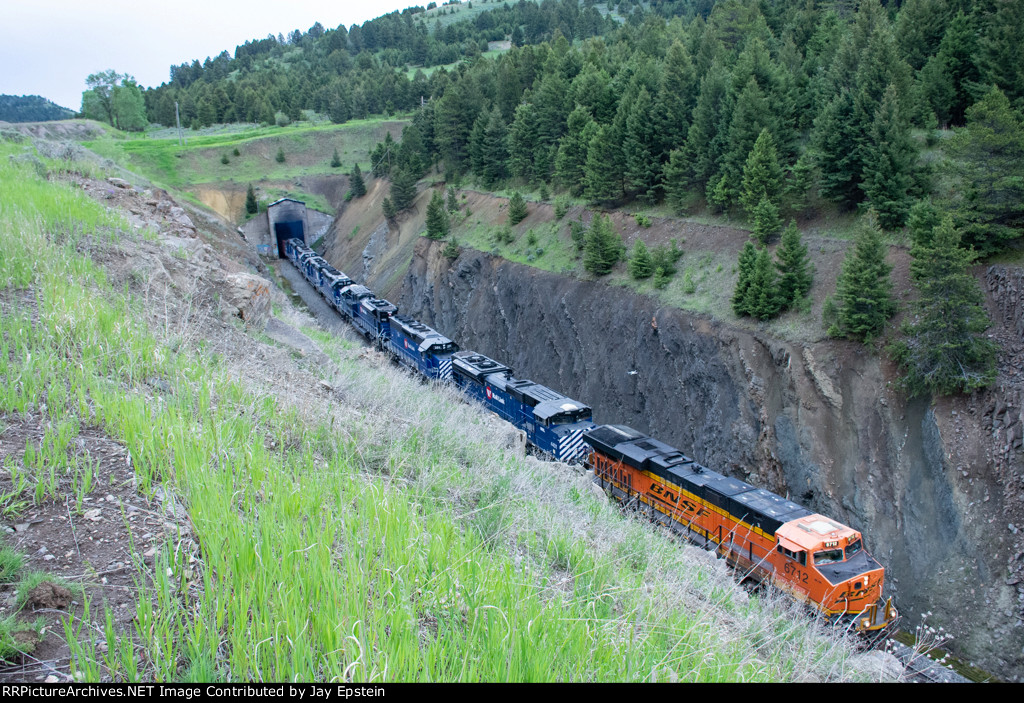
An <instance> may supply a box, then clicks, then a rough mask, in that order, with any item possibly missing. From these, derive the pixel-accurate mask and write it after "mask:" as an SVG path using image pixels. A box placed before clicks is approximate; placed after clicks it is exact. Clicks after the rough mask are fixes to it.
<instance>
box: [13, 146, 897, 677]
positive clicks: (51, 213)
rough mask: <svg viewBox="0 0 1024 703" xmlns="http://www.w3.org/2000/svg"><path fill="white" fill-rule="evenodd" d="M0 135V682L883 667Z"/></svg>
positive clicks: (206, 232) (237, 258) (143, 200)
mask: <svg viewBox="0 0 1024 703" xmlns="http://www.w3.org/2000/svg"><path fill="white" fill-rule="evenodd" d="M2 148H3V150H4V151H5V152H6V154H5V155H13V156H15V157H16V158H14V159H11V160H8V159H7V158H4V159H2V160H0V196H2V197H0V202H2V203H3V208H2V210H0V218H2V224H3V227H0V232H2V234H0V236H2V237H3V240H4V241H3V247H4V251H5V252H6V255H5V257H4V258H3V259H2V260H0V310H2V315H0V344H2V348H3V350H4V353H3V354H0V379H2V381H3V382H2V383H0V388H3V389H4V392H3V394H2V395H0V428H2V429H0V454H2V465H3V467H4V468H3V473H2V475H0V485H2V489H3V490H2V494H3V498H2V500H3V509H4V515H5V520H6V521H9V523H10V524H11V525H12V527H11V529H10V530H9V532H8V534H7V535H6V536H5V540H4V542H5V546H4V550H3V563H4V571H3V574H4V576H3V578H4V581H5V584H6V585H5V586H4V588H5V589H6V590H7V591H8V593H10V594H11V595H10V597H9V600H8V602H7V604H6V608H7V612H8V613H9V615H7V616H6V619H4V620H3V628H4V629H3V637H4V640H3V641H4V643H5V644H4V646H5V647H6V649H5V650H4V653H3V656H4V658H5V659H6V660H7V661H8V662H10V663H11V664H12V665H13V666H9V667H6V668H5V669H3V671H2V672H0V675H2V676H3V677H4V678H5V679H8V680H24V679H25V678H31V677H39V678H40V679H41V678H47V680H51V681H63V680H67V679H68V678H69V677H72V676H73V677H74V678H75V679H76V680H86V681H100V680H111V679H113V680H146V681H150V680H186V681H210V680H222V681H238V680H253V679H261V680H284V679H289V680H291V679H293V678H297V679H299V680H326V679H330V678H332V677H338V678H344V679H345V680H349V681H381V680H403V681H416V680H485V681H491V680H512V681H523V680H563V681H583V680H587V681H611V680H707V681H723V680H746V681H749V680H773V681H774V680H847V679H850V678H863V677H867V678H876V677H879V676H890V675H892V674H893V669H892V668H891V666H892V664H891V660H889V661H890V663H889V664H884V663H885V661H886V660H885V658H884V657H883V656H882V655H879V654H873V655H867V656H864V655H860V656H858V655H855V654H854V652H853V648H852V644H851V643H848V642H843V641H839V640H837V639H835V633H829V632H827V631H823V630H821V629H819V626H818V625H817V624H816V623H814V622H813V621H811V620H808V619H806V618H804V617H803V616H802V614H801V613H800V612H799V609H798V608H796V607H795V606H793V605H792V604H791V603H789V602H788V601H784V600H783V601H780V600H777V599H775V598H774V597H771V596H770V595H768V594H764V595H758V596H751V595H748V594H747V593H746V592H745V591H743V590H742V589H740V588H738V587H736V586H735V585H734V582H733V581H732V579H731V577H730V575H729V574H728V573H727V572H725V571H723V570H722V569H721V567H720V565H719V564H717V563H715V561H714V560H713V559H711V560H710V561H709V559H708V557H707V556H706V555H704V554H703V553H702V552H700V551H699V550H694V549H690V548H681V547H680V546H679V545H677V544H673V543H670V542H669V541H667V540H666V538H665V537H664V536H663V535H661V534H658V533H655V532H653V531H652V530H651V529H650V528H649V527H647V526H645V525H643V524H640V523H639V522H636V521H633V520H630V519H629V518H627V517H625V516H623V515H622V514H621V513H620V512H619V511H618V510H616V509H614V508H612V507H611V506H609V505H607V504H606V503H605V502H604V501H603V500H598V499H597V498H596V497H595V495H594V494H593V492H592V491H591V489H590V487H589V482H588V481H587V479H586V478H585V477H582V476H579V475H577V474H574V473H573V472H572V471H571V470H569V469H568V468H567V467H563V466H559V465H553V464H548V463H542V462H537V461H535V460H533V459H531V458H528V457H523V456H522V455H521V454H520V453H519V452H518V451H517V450H516V449H515V447H516V446H517V443H516V442H515V441H514V438H513V436H512V433H511V432H510V430H509V429H508V428H507V426H505V425H503V424H501V423H496V422H495V421H494V420H492V419H491V418H490V417H488V416H485V415H484V414H483V413H482V412H481V411H480V410H479V409H477V408H476V407H474V406H471V405H468V404H465V403H462V402H459V401H458V399H457V398H456V397H455V396H454V395H453V394H452V393H451V391H448V390H446V389H434V388H427V387H424V386H423V385H422V384H420V383H419V382H418V381H416V380H415V379H413V378H411V377H409V376H408V375H406V374H405V373H403V372H401V371H399V370H397V369H395V368H392V367H391V366H390V365H389V364H387V363H384V362H383V360H382V359H380V358H378V357H376V355H374V354H372V353H368V352H367V351H366V350H365V349H364V348H363V347H362V346H360V345H359V344H356V343H354V342H352V341H351V340H349V339H347V338H345V337H344V336H338V335H336V334H328V333H325V332H324V331H323V330H322V329H320V328H319V327H318V326H317V324H316V323H315V322H314V321H313V320H312V319H311V318H309V317H308V316H307V315H306V314H305V313H303V312H301V311H299V310H296V309H295V308H294V307H293V306H292V304H291V303H290V301H289V298H288V297H287V296H286V295H284V294H283V293H281V292H279V291H278V290H277V289H276V285H275V284H274V283H273V282H272V281H270V280H267V279H265V278H263V277H262V276H261V275H260V274H259V273H258V272H257V270H263V271H265V270H266V269H265V268H264V267H263V265H262V264H260V263H259V262H258V260H257V259H256V258H255V257H254V256H253V255H252V254H251V252H249V251H248V250H247V248H246V247H245V246H244V244H243V243H242V242H241V241H240V240H238V239H237V238H236V237H235V235H233V234H232V233H231V231H230V229H229V228H227V227H223V226H219V225H217V224H216V223H215V222H214V221H212V220H207V219H206V218H205V217H202V216H200V214H199V213H197V212H194V211H193V212H192V218H191V219H188V221H187V222H186V220H184V219H182V217H181V216H175V219H174V220H173V222H172V221H171V220H167V219H164V216H162V215H161V213H164V212H168V211H170V210H169V207H171V206H173V204H174V203H173V200H172V196H171V195H169V194H168V193H166V192H163V191H160V190H157V189H145V190H138V189H135V188H133V187H131V186H130V185H129V184H128V183H126V182H123V181H108V180H105V178H104V177H105V175H106V174H104V173H103V172H102V171H100V170H98V169H96V167H94V166H90V165H88V163H87V162H82V163H81V164H77V165H76V163H74V162H71V163H69V162H55V161H46V160H38V159H36V158H34V157H32V156H26V155H24V152H23V150H22V148H21V147H20V146H17V145H14V146H10V145H4V146H3V147H2ZM190 223H198V224H190ZM133 585H134V586H135V587H132V586H133ZM38 608H43V609H44V610H42V611H41V612H40V613H38V614H33V612H32V611H33V609H38ZM62 610H66V611H67V612H68V613H69V615H68V616H67V617H65V616H62V615H59V614H57V613H55V611H62ZM627 632H628V633H629V634H628V640H629V645H628V646H623V641H624V639H623V638H624V637H625V636H626V635H625V634H624V633H627ZM253 642H260V643H262V646H261V647H258V648H255V649H254V648H252V646H251V645H252V643H253ZM19 651H21V652H25V651H31V652H32V656H31V657H27V656H23V655H21V654H18V652H19ZM39 662H42V663H39ZM69 662H70V663H69ZM880 664H884V665H885V666H888V667H889V668H888V669H884V668H879V665H880Z"/></svg>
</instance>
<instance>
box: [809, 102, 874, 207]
mask: <svg viewBox="0 0 1024 703" xmlns="http://www.w3.org/2000/svg"><path fill="white" fill-rule="evenodd" d="M812 140H813V142H814V146H815V150H816V151H817V152H818V155H819V158H818V166H819V169H820V173H821V179H820V188H821V195H822V197H824V198H828V199H829V200H832V201H834V202H837V203H840V204H841V205H845V206H847V207H849V206H852V205H855V204H856V203H858V202H859V201H860V199H861V196H862V193H861V190H860V187H859V186H860V175H861V174H860V168H859V164H858V162H857V157H856V154H857V135H856V125H855V124H854V121H853V97H852V96H851V95H850V91H849V90H847V89H843V90H842V91H841V92H840V93H839V94H838V95H836V96H835V97H833V98H832V100H831V101H829V103H828V104H827V105H826V106H825V108H824V109H823V110H822V111H821V113H820V114H819V115H818V117H817V118H816V119H815V120H814V132H813V134H812Z"/></svg>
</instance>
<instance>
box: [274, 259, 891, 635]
mask: <svg viewBox="0 0 1024 703" xmlns="http://www.w3.org/2000/svg"><path fill="white" fill-rule="evenodd" d="M285 253H286V255H287V257H288V259H289V260H290V261H291V262H292V264H293V265H294V266H295V267H296V268H297V269H298V270H299V271H300V272H301V273H302V275H303V276H304V277H305V279H306V280H307V281H308V282H309V283H310V285H311V286H313V288H314V289H315V290H317V291H318V292H319V293H320V294H321V295H322V296H323V298H324V300H325V301H327V303H328V304H329V305H330V306H331V307H333V308H334V309H335V310H337V311H338V313H339V314H340V315H341V316H342V317H343V318H344V319H346V320H347V321H349V322H350V323H351V324H352V325H353V326H354V327H355V328H356V329H357V330H359V331H360V333H362V334H363V335H364V336H365V337H366V338H367V339H368V340H370V342H371V343H372V344H373V345H374V346H375V347H376V348H377V349H379V350H381V351H384V352H386V353H388V354H390V355H391V356H392V357H393V358H394V359H395V360H396V361H398V362H399V363H400V364H402V365H404V366H407V367H408V368H410V369H412V370H413V371H415V372H417V373H419V374H421V375H423V376H424V377H425V378H427V379H429V380H434V381H445V382H451V383H454V384H455V385H456V386H457V387H458V388H460V389H462V391H463V392H464V393H465V394H466V395H467V396H469V397H470V398H473V399H474V400H476V401H478V402H479V403H481V404H482V405H484V407H486V408H487V409H488V410H491V411H492V412H494V413H495V414H497V415H498V416H499V417H501V418H503V419H505V420H507V421H508V422H510V423H512V424H513V425H514V426H515V427H517V428H518V429H520V430H522V431H523V432H524V433H525V435H526V438H527V441H528V442H529V443H530V444H531V445H533V446H534V447H535V448H536V449H537V450H538V451H539V452H541V453H542V454H545V455H547V456H550V457H552V458H554V459H556V460H558V461H564V462H567V463H581V462H582V463H585V464H586V465H587V467H588V468H589V469H592V470H593V472H594V481H595V482H596V483H597V484H598V485H600V486H601V487H602V488H603V489H604V490H605V491H607V492H608V493H610V494H611V495H612V496H613V497H614V498H616V499H617V500H619V501H621V502H623V503H625V504H626V505H628V506H630V507H633V508H635V509H637V510H639V511H641V512H643V513H645V514H646V515H648V516H649V517H650V518H651V519H652V520H654V521H656V522H659V523H661V524H662V525H665V526H666V527H668V528H670V529H672V530H673V531H675V532H676V533H678V534H680V535H682V536H684V537H686V538H687V539H688V540H690V541H692V542H695V543H697V544H700V545H702V546H704V547H706V548H708V549H715V550H716V551H717V552H718V554H719V555H720V556H723V557H725V558H727V559H728V560H729V561H730V562H731V563H733V564H734V565H736V566H737V567H738V568H739V569H741V570H743V572H744V575H745V576H746V577H748V578H751V579H754V580H758V581H765V582H768V583H771V584H773V585H774V586H776V587H778V588H779V589H781V590H783V591H785V592H787V593H790V594H792V596H793V597H794V598H796V599H797V600H799V601H802V602H805V603H808V604H809V605H811V606H813V607H815V608H817V609H818V610H820V611H821V612H822V613H824V614H825V616H826V617H829V618H837V619H843V620H845V621H849V624H850V626H851V627H852V628H853V629H856V630H858V631H863V632H878V631H882V630H884V629H886V628H887V627H889V626H890V625H892V624H893V623H894V622H895V621H896V619H897V617H898V615H897V613H896V610H895V608H893V606H892V601H891V599H890V600H888V601H884V602H883V600H882V586H883V582H884V576H885V572H884V569H883V568H882V566H881V565H880V564H879V563H878V562H877V561H875V560H874V559H873V558H872V557H871V556H870V555H869V554H868V553H867V551H866V550H865V549H864V540H863V537H862V535H861V534H860V533H859V532H857V531H856V530H853V529H851V528H849V527H846V526H845V525H842V524H840V523H838V522H836V521H835V520H832V519H830V518H828V517H826V516H824V515H819V514H816V513H812V512H811V511H810V510H807V509H806V508H804V507H803V506H800V505H797V504H796V503H793V502H791V501H789V500H786V499H785V498H782V497H781V496H778V495H775V494H774V493H771V492H769V491H766V490H763V489H757V488H754V487H753V486H751V485H750V484H748V483H744V482H743V481H740V480H737V479H734V478H729V477H727V476H723V475H722V474H719V473H716V472H715V471H712V470H710V469H707V468H705V467H703V466H701V465H700V464H698V463H696V462H695V461H693V460H692V459H690V458H688V457H686V456H684V455H683V454H682V452H680V451H679V450H677V449H675V448H674V447H671V446H669V445H667V444H665V443H663V442H660V441H658V440H657V439H654V438H652V437H648V436H647V435H645V434H643V433H641V432H638V431H636V430H633V429H631V428H629V427H625V426H623V425H601V426H598V425H596V424H595V423H594V421H593V417H592V412H591V409H590V408H589V407H588V406H587V405H586V404H584V403H581V402H579V401H576V400H572V399H571V398H567V397H566V396H564V395H562V394H561V393H558V392H557V391H554V390H552V389H550V388H547V387H546V386H542V385H540V384H538V383H534V382H533V381H528V380H526V379H517V378H515V377H514V376H513V371H512V369H511V368H509V367H508V366H506V365H505V364H502V363H500V362H498V361H495V360H494V359H490V358H488V357H486V356H484V355H483V354H479V353H477V352H473V351H461V350H460V349H459V347H458V345H457V344H456V343H455V342H453V341H452V340H450V339H448V338H447V337H445V336H444V335H442V334H440V333H439V332H437V331H436V330H433V329H431V328H430V327H428V326H426V325H424V324H422V323H421V322H418V321H416V320H414V319H412V318H409V317H405V316H401V315H399V314H398V308H397V307H396V306H395V305H394V304H393V303H390V302H388V301H387V300H383V299H381V298H377V297H376V296H374V294H373V292H372V291H370V290H369V289H368V288H366V287H364V286H361V285H358V284H356V283H355V282H354V281H353V280H352V279H350V278H349V277H348V276H346V275H345V274H344V273H342V272H340V271H338V270H337V269H335V268H334V267H332V266H331V265H330V264H329V263H327V261H325V260H324V259H323V258H321V257H319V256H317V255H316V253H315V252H313V250H312V249H310V248H309V247H308V246H306V244H305V243H304V242H302V241H301V240H299V239H290V240H288V241H287V242H286V243H285Z"/></svg>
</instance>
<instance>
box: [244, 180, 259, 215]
mask: <svg viewBox="0 0 1024 703" xmlns="http://www.w3.org/2000/svg"><path fill="white" fill-rule="evenodd" d="M259 209H260V206H259V203H258V202H257V201H256V191H255V190H253V189H252V183H250V184H249V189H248V190H247V191H245V211H246V212H247V213H249V214H250V215H255V214H256V213H257V212H259Z"/></svg>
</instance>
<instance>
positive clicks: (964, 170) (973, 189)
mask: <svg viewBox="0 0 1024 703" xmlns="http://www.w3.org/2000/svg"><path fill="white" fill-rule="evenodd" d="M948 150H949V153H950V155H951V156H952V157H953V159H954V161H952V162H951V163H950V165H949V172H950V175H951V176H953V177H954V178H955V179H956V180H957V181H959V183H958V186H957V187H956V188H954V190H953V195H952V197H951V198H950V200H949V202H948V203H947V207H948V209H950V210H951V211H952V213H953V217H954V224H955V225H956V226H957V228H958V229H960V231H961V233H962V235H963V239H964V243H965V244H967V245H968V246H973V247H974V248H975V249H976V250H977V251H978V252H979V253H980V254H981V255H982V256H988V255H989V254H992V253H995V252H997V251H1000V250H1001V249H1003V248H1005V247H1006V246H1007V245H1008V244H1009V243H1010V242H1011V241H1013V240H1015V239H1019V238H1020V237H1021V236H1022V235H1024V119H1022V118H1021V116H1020V115H1019V114H1018V113H1017V112H1015V111H1014V110H1013V109H1012V108H1011V107H1010V101H1009V100H1007V98H1006V96H1005V95H1004V94H1003V92H1002V91H1001V90H999V88H992V89H991V90H990V91H989V92H988V93H987V94H986V95H985V97H984V98H982V99H981V100H979V101H978V102H977V103H975V104H974V105H972V106H971V107H970V109H968V110H967V126H966V127H965V128H964V129H962V130H959V131H957V133H956V134H955V135H954V136H953V138H952V139H951V140H949V146H948Z"/></svg>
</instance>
